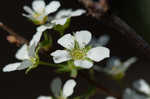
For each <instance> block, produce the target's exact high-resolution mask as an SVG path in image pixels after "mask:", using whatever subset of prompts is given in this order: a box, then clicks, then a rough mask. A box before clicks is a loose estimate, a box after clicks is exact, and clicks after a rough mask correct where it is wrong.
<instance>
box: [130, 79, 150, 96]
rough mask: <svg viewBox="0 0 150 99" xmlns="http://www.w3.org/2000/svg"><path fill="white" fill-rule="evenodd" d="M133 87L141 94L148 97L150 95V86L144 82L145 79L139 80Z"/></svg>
mask: <svg viewBox="0 0 150 99" xmlns="http://www.w3.org/2000/svg"><path fill="white" fill-rule="evenodd" d="M133 87H134V88H135V89H136V90H138V91H140V92H143V93H145V94H147V95H149V94H150V86H149V85H148V83H147V82H146V81H145V80H143V79H140V80H137V81H135V82H134V83H133Z"/></svg>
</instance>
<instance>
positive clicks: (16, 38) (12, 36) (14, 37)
mask: <svg viewBox="0 0 150 99" xmlns="http://www.w3.org/2000/svg"><path fill="white" fill-rule="evenodd" d="M0 28H2V29H3V30H5V31H7V32H8V33H9V36H7V40H8V41H9V42H10V43H16V44H17V45H22V44H24V43H28V40H26V39H25V38H24V37H22V36H20V35H18V34H17V33H16V32H14V31H13V30H12V29H11V28H9V27H8V26H6V25H5V24H3V23H0Z"/></svg>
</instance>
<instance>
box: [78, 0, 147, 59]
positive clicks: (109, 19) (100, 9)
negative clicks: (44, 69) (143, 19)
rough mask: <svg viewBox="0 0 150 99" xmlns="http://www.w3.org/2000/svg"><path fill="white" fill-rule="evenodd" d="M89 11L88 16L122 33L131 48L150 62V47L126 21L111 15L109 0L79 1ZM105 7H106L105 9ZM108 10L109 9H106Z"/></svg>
mask: <svg viewBox="0 0 150 99" xmlns="http://www.w3.org/2000/svg"><path fill="white" fill-rule="evenodd" d="M79 1H80V2H81V3H82V4H83V5H84V6H85V8H86V9H87V10H88V12H89V13H88V14H89V15H91V16H93V17H94V18H96V19H97V20H99V21H100V22H101V23H102V24H103V25H105V26H107V27H109V28H110V29H113V30H115V31H117V32H118V33H120V34H121V35H122V36H123V37H125V38H126V39H127V41H128V42H129V44H130V46H132V47H134V48H135V49H136V51H137V52H138V53H140V55H142V56H145V58H147V59H148V60H150V45H149V44H148V43H147V42H146V41H145V40H144V39H143V38H142V37H141V36H140V35H138V34H137V33H136V31H135V30H134V29H133V28H131V27H130V26H129V25H128V24H127V23H126V22H125V21H123V20H122V19H121V18H119V17H118V16H116V15H114V14H110V13H109V11H110V10H109V9H110V7H109V4H108V0H99V2H94V1H93V0H79ZM104 5H105V7H104ZM106 8H107V9H106Z"/></svg>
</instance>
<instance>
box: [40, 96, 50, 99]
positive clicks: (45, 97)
mask: <svg viewBox="0 0 150 99" xmlns="http://www.w3.org/2000/svg"><path fill="white" fill-rule="evenodd" d="M37 99H52V97H50V96H39V97H37Z"/></svg>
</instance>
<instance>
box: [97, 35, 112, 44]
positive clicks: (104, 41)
mask: <svg viewBox="0 0 150 99" xmlns="http://www.w3.org/2000/svg"><path fill="white" fill-rule="evenodd" d="M109 40H110V36H108V35H102V36H100V37H99V38H98V41H97V43H98V45H100V46H104V45H107V44H108V42H109Z"/></svg>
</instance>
